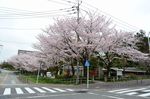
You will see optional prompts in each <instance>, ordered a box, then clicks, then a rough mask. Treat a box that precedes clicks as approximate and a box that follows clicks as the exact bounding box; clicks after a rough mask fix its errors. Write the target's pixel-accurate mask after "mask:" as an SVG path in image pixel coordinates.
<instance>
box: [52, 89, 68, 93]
mask: <svg viewBox="0 0 150 99" xmlns="http://www.w3.org/2000/svg"><path fill="white" fill-rule="evenodd" d="M53 89H54V90H57V91H60V92H66V91H65V90H62V89H59V88H53Z"/></svg>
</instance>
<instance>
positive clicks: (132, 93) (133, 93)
mask: <svg viewBox="0 0 150 99" xmlns="http://www.w3.org/2000/svg"><path fill="white" fill-rule="evenodd" d="M135 94H138V93H137V92H130V93H127V94H126V95H135Z"/></svg>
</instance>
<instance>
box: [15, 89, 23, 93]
mask: <svg viewBox="0 0 150 99" xmlns="http://www.w3.org/2000/svg"><path fill="white" fill-rule="evenodd" d="M15 89H16V92H17V94H23V91H22V90H21V88H15Z"/></svg>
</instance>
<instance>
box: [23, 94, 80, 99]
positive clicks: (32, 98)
mask: <svg viewBox="0 0 150 99" xmlns="http://www.w3.org/2000/svg"><path fill="white" fill-rule="evenodd" d="M79 94H81V93H73V94H56V95H44V96H29V97H26V98H31V99H34V98H46V97H48V98H49V97H61V96H75V95H79Z"/></svg>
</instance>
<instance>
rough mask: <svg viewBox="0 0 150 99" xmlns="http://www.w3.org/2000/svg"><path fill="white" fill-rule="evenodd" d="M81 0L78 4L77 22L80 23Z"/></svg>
mask: <svg viewBox="0 0 150 99" xmlns="http://www.w3.org/2000/svg"><path fill="white" fill-rule="evenodd" d="M79 2H80V0H78V5H77V22H78V24H79V19H80V16H79V14H80V3H79Z"/></svg>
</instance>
